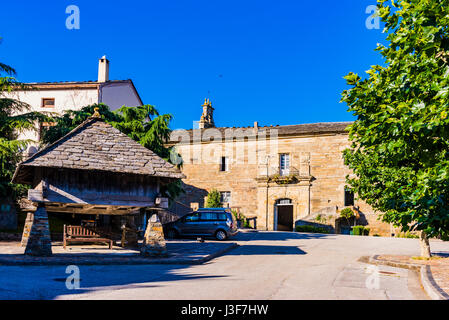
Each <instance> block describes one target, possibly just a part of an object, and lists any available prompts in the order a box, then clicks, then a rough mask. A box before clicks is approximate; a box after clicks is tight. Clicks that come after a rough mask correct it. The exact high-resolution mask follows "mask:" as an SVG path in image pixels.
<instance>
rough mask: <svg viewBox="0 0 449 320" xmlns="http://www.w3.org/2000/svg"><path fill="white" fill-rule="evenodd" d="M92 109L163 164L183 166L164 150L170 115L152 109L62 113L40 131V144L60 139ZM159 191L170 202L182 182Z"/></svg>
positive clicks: (169, 150) (170, 151)
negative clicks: (160, 158)
mask: <svg viewBox="0 0 449 320" xmlns="http://www.w3.org/2000/svg"><path fill="white" fill-rule="evenodd" d="M95 108H99V113H100V115H101V117H102V119H103V120H104V121H106V122H107V123H109V124H111V125H112V126H113V127H115V128H117V129H118V130H120V131H121V132H123V133H125V134H126V135H128V136H129V137H130V138H131V139H133V140H135V141H137V142H139V143H140V144H141V145H143V146H144V147H146V148H148V149H150V150H152V151H153V152H154V153H156V154H157V155H159V156H160V157H162V158H163V159H165V160H166V161H169V162H172V163H173V162H176V163H173V164H175V165H177V166H178V167H180V166H181V165H182V163H179V162H178V159H180V158H179V155H177V154H176V153H175V151H174V149H173V148H166V147H165V146H164V142H165V141H167V140H168V139H169V137H170V133H171V129H170V127H169V124H170V121H171V119H172V115H171V114H163V115H161V114H159V112H158V111H157V109H156V108H155V107H154V106H152V105H143V106H139V107H126V106H123V107H121V108H120V109H118V110H116V111H111V110H110V109H109V107H108V106H107V105H105V104H94V105H90V106H86V107H83V108H82V109H81V110H77V111H73V110H68V111H65V112H64V114H62V115H61V116H56V117H54V119H53V122H54V123H55V125H54V126H51V127H48V128H47V129H46V130H44V131H43V134H42V143H43V144H49V143H53V142H55V141H56V140H58V139H60V138H61V137H63V136H64V135H66V134H67V133H69V132H70V131H71V130H73V129H75V128H76V127H77V126H79V125H80V124H81V123H83V122H84V121H85V120H87V118H89V117H90V116H92V114H93V113H94V112H95ZM172 159H174V161H172ZM161 191H162V192H163V193H164V194H166V195H168V196H169V197H170V198H171V199H174V198H176V197H177V196H178V195H179V194H180V193H181V192H182V187H181V182H180V181H178V182H176V183H171V184H169V185H167V186H164V187H163V188H162V190H161Z"/></svg>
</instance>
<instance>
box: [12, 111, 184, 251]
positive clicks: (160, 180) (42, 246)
mask: <svg viewBox="0 0 449 320" xmlns="http://www.w3.org/2000/svg"><path fill="white" fill-rule="evenodd" d="M184 177H185V176H184V175H183V174H182V173H181V172H180V171H179V170H178V169H177V168H176V167H175V166H173V165H171V164H170V163H168V162H167V161H165V160H164V159H162V158H160V157H159V156H158V155H156V154H155V153H154V152H152V151H151V150H149V149H147V148H145V147H143V146H142V145H140V144H139V143H137V142H136V141H134V140H132V139H131V138H129V137H128V136H127V135H125V134H123V133H121V132H120V131H119V130H117V129H116V128H114V127H112V126H111V125H110V124H108V123H105V122H104V121H103V120H102V119H101V116H100V114H98V108H97V110H96V112H95V114H94V115H93V116H92V117H90V118H89V119H87V120H86V121H85V122H84V123H82V124H81V125H79V126H78V127H77V128H75V129H74V130H72V131H71V132H70V133H68V134H67V135H66V136H64V137H62V138H61V139H59V140H58V141H56V142H55V143H53V144H51V145H49V146H47V147H46V148H44V149H42V150H41V151H39V152H37V153H36V154H34V155H33V156H32V157H30V158H28V159H27V160H25V161H24V162H22V163H20V164H19V165H18V167H17V170H16V172H15V174H14V177H13V183H21V184H27V185H30V186H31V189H30V190H29V194H28V199H29V200H30V201H31V202H32V203H33V204H34V206H33V207H32V208H30V209H29V213H28V216H27V219H26V223H25V227H24V233H23V239H22V245H23V246H24V247H26V249H25V254H28V255H35V256H49V255H51V254H52V251H51V240H50V232H49V222H48V214H47V213H48V212H52V213H54V214H64V213H65V214H67V213H69V214H72V215H82V216H83V215H84V216H85V217H94V219H95V217H96V220H98V221H99V222H103V224H107V222H108V221H111V220H112V221H114V220H116V218H118V220H119V221H123V223H124V227H126V226H127V227H132V228H133V229H136V228H137V226H136V222H137V223H138V222H142V223H141V224H140V226H141V227H142V228H143V229H145V228H147V229H148V230H147V232H146V233H145V235H146V238H145V243H144V245H145V250H144V253H145V254H150V253H151V248H152V246H153V245H154V248H155V254H161V253H163V251H164V250H163V249H164V248H165V243H164V241H163V234H162V232H159V233H158V232H155V229H157V228H156V227H157V226H155V224H157V220H156V221H154V222H153V220H151V221H150V223H149V224H148V225H146V222H147V221H148V218H147V216H154V215H155V213H157V212H158V211H159V210H163V209H164V208H163V207H162V206H161V204H164V205H165V204H166V203H167V201H161V198H163V195H162V194H161V192H162V191H161V188H163V187H164V186H167V185H168V184H170V183H172V182H175V181H176V180H178V179H181V178H184ZM94 222H95V221H94ZM156 231H157V230H156ZM95 232H97V231H95ZM95 234H97V233H95ZM98 234H99V235H100V233H99V231H98ZM151 235H154V236H155V239H153V240H154V241H153V240H152V239H151ZM79 236H82V235H79ZM161 237H162V238H161Z"/></svg>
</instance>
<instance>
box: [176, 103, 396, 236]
mask: <svg viewBox="0 0 449 320" xmlns="http://www.w3.org/2000/svg"><path fill="white" fill-rule="evenodd" d="M202 108H203V112H202V115H201V119H200V121H199V122H198V128H196V129H191V130H182V129H181V130H175V131H173V132H172V135H171V137H170V141H169V142H168V143H167V146H175V149H176V152H177V153H179V154H180V155H181V158H182V162H183V167H182V170H183V173H184V174H185V176H186V178H184V179H183V183H184V189H185V191H186V192H185V193H184V194H183V195H182V196H181V198H179V199H178V201H180V202H182V203H184V204H185V205H188V206H190V207H192V208H194V207H202V206H204V203H205V197H206V196H207V194H208V192H210V191H211V190H213V189H216V190H218V191H219V192H220V193H221V198H222V204H223V206H229V207H231V208H232V209H234V210H236V211H238V212H240V213H241V214H243V215H245V216H246V217H247V218H253V219H252V221H255V224H256V225H255V227H256V228H257V229H260V230H284V231H291V230H294V228H295V226H296V225H299V224H314V223H316V222H320V224H323V223H324V224H326V225H329V226H330V228H334V229H338V230H334V231H336V232H343V230H340V229H341V228H340V226H343V223H341V224H340V222H341V219H339V217H340V212H341V210H343V209H344V208H348V207H349V208H351V210H353V212H354V213H355V216H356V218H357V221H356V222H357V224H362V225H367V226H369V227H370V229H371V234H379V235H389V234H390V232H391V230H390V225H388V224H385V223H382V222H380V221H379V220H378V214H376V213H375V212H374V211H373V209H372V208H371V207H370V206H368V205H367V204H366V203H364V202H362V201H359V200H357V199H355V197H354V195H353V194H352V193H351V192H350V191H348V190H347V189H346V183H345V181H346V176H347V175H351V171H350V170H349V168H347V167H346V166H345V165H344V160H343V155H342V151H343V150H344V149H346V148H347V147H349V145H350V142H349V140H348V132H347V131H346V128H347V127H348V126H349V125H350V124H351V122H331V123H313V124H299V125H285V126H259V124H258V122H255V123H254V125H253V126H250V127H240V128H235V127H233V128H230V127H216V126H215V122H214V120H213V113H214V111H219V110H215V109H214V108H212V103H211V101H210V100H208V99H206V101H205V103H204V104H203V105H202ZM343 222H344V221H343ZM350 223H351V224H353V223H355V221H353V220H352V221H351V222H350ZM253 226H254V225H253ZM348 227H349V226H348ZM348 229H349V228H346V229H345V232H346V231H347V232H349V231H348Z"/></svg>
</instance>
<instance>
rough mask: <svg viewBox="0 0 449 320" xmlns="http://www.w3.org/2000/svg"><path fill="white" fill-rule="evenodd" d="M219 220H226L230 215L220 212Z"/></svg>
mask: <svg viewBox="0 0 449 320" xmlns="http://www.w3.org/2000/svg"><path fill="white" fill-rule="evenodd" d="M218 220H219V221H226V220H228V217H227V216H226V213H219V214H218Z"/></svg>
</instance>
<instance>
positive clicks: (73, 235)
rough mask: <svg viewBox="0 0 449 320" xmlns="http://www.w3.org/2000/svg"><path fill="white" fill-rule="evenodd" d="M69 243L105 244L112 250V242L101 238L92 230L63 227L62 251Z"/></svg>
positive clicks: (80, 227) (79, 227) (78, 227)
mask: <svg viewBox="0 0 449 320" xmlns="http://www.w3.org/2000/svg"><path fill="white" fill-rule="evenodd" d="M69 242H106V243H108V244H109V249H112V243H113V240H112V239H108V238H106V237H103V236H101V235H100V234H99V233H97V232H96V231H94V230H92V229H88V228H85V227H82V226H67V225H64V249H65V248H66V246H67V244H68V243H69Z"/></svg>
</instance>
